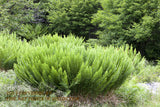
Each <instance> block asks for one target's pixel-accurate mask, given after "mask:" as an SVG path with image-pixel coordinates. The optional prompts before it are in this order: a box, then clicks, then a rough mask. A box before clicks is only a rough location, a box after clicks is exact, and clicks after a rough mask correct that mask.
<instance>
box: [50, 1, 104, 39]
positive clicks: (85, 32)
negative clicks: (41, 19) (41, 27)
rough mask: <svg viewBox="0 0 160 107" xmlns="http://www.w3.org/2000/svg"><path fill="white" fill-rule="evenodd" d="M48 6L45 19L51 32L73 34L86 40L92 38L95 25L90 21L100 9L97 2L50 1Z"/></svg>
mask: <svg viewBox="0 0 160 107" xmlns="http://www.w3.org/2000/svg"><path fill="white" fill-rule="evenodd" d="M48 6H49V9H48V13H49V15H48V16H47V19H48V21H49V22H50V28H51V29H52V31H53V32H57V33H59V34H62V35H68V34H69V33H73V34H75V35H77V36H83V37H85V38H86V39H88V37H91V36H92V37H93V36H94V31H95V30H96V25H93V24H92V23H91V19H92V15H93V14H94V13H96V12H97V10H98V9H99V8H100V7H101V6H100V3H99V2H98V0H50V1H48Z"/></svg>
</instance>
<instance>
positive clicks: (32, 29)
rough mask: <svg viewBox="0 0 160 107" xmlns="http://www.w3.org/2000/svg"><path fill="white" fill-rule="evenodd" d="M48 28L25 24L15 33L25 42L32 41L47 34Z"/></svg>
mask: <svg viewBox="0 0 160 107" xmlns="http://www.w3.org/2000/svg"><path fill="white" fill-rule="evenodd" d="M47 30H48V27H47V26H43V25H41V24H34V25H31V24H26V25H21V27H20V29H19V30H18V31H16V33H17V35H18V36H20V37H22V38H25V39H27V40H32V39H35V38H38V37H40V36H43V35H44V34H47Z"/></svg>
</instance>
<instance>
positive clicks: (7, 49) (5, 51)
mask: <svg viewBox="0 0 160 107" xmlns="http://www.w3.org/2000/svg"><path fill="white" fill-rule="evenodd" d="M24 43H25V41H24ZM24 43H22V41H20V40H18V39H17V38H16V34H9V33H7V32H1V33H0V69H2V70H8V69H12V68H13V65H14V63H16V62H17V60H16V59H17V56H18V52H20V51H21V50H22V49H23V48H24V47H23V44H24Z"/></svg>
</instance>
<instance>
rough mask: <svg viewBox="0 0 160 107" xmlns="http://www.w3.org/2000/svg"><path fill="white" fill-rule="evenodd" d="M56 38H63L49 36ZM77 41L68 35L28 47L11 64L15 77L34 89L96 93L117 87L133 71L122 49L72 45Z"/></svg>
mask: <svg viewBox="0 0 160 107" xmlns="http://www.w3.org/2000/svg"><path fill="white" fill-rule="evenodd" d="M45 37H46V38H51V37H50V36H45ZM45 37H42V38H39V40H38V41H40V39H42V40H44V39H45ZM59 39H60V40H61V39H62V38H61V37H57V36H55V35H54V36H53V38H52V40H57V41H59ZM46 40H47V39H46ZM76 40H77V39H73V37H67V38H63V39H62V41H59V42H53V43H51V44H50V45H48V44H46V45H45V44H43V45H37V46H34V47H32V48H30V49H28V51H25V52H24V53H23V54H22V55H21V56H19V57H18V63H17V64H15V66H14V69H15V72H16V75H17V77H18V78H19V79H20V80H22V81H25V82H26V83H27V84H29V85H31V86H33V87H36V88H38V87H40V86H43V88H44V89H46V88H47V89H50V88H52V89H55V90H56V89H59V90H61V91H65V92H69V93H71V94H72V95H79V94H82V95H98V94H103V93H107V92H109V91H111V90H113V89H116V88H117V87H119V86H120V85H121V84H122V83H123V82H124V80H125V79H126V78H127V77H128V76H129V74H130V73H131V72H133V71H134V66H133V62H132V59H131V58H130V57H129V56H128V52H127V51H124V48H119V49H117V48H115V47H113V46H110V47H107V48H106V49H105V48H102V47H98V46H97V47H95V48H91V47H88V48H87V49H86V48H85V46H84V45H83V44H80V45H75V43H76ZM39 43H40V42H39ZM80 43H81V40H80ZM22 59H23V60H22ZM48 87H50V88H48Z"/></svg>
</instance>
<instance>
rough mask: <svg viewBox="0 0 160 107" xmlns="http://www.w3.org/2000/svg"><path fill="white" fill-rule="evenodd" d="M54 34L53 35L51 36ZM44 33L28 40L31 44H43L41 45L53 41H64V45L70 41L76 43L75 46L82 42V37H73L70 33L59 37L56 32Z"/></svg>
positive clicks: (52, 42) (49, 43)
mask: <svg viewBox="0 0 160 107" xmlns="http://www.w3.org/2000/svg"><path fill="white" fill-rule="evenodd" d="M53 36H54V37H53ZM53 36H52V35H51V34H49V35H45V36H42V37H39V38H37V39H35V40H32V41H30V44H31V45H32V46H43V45H47V46H48V47H49V45H51V44H54V43H61V42H62V43H66V45H68V44H70V43H69V42H70V41H72V42H71V43H72V44H74V45H76V46H80V45H82V44H84V43H83V39H82V38H76V37H74V35H72V34H70V35H69V36H68V37H65V36H64V37H63V38H64V39H63V38H62V37H60V36H58V34H55V35H53Z"/></svg>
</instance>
